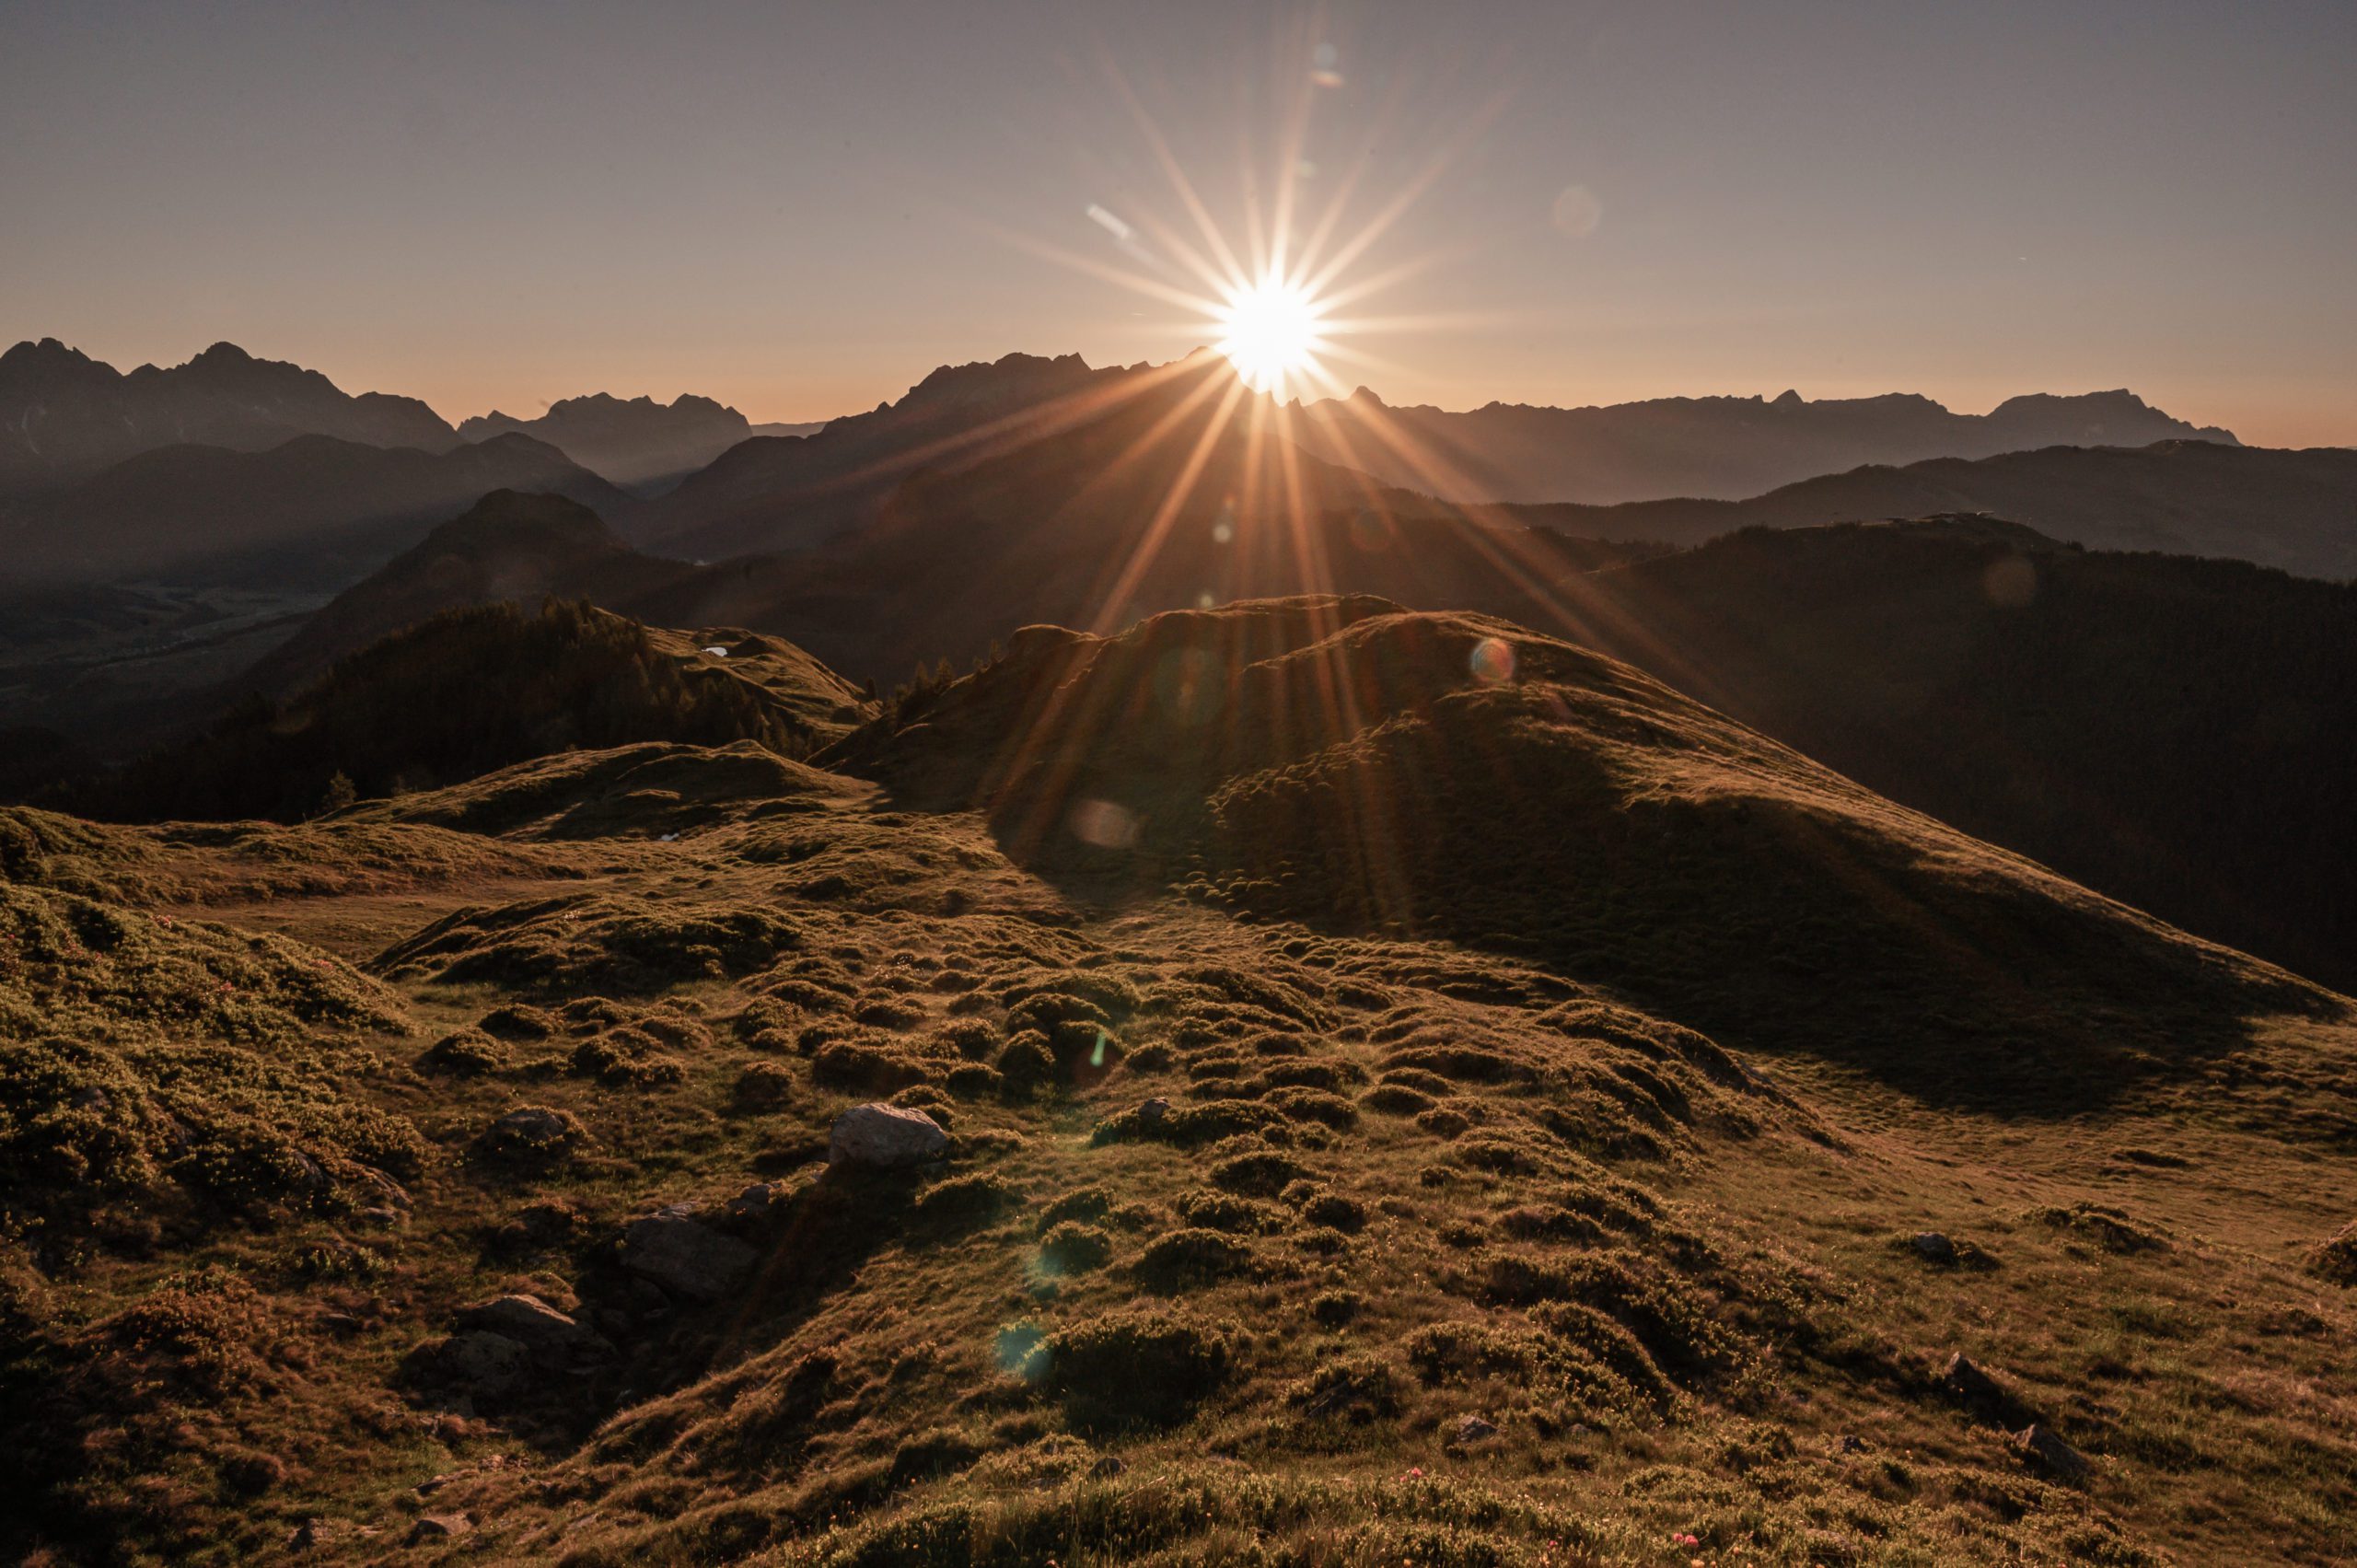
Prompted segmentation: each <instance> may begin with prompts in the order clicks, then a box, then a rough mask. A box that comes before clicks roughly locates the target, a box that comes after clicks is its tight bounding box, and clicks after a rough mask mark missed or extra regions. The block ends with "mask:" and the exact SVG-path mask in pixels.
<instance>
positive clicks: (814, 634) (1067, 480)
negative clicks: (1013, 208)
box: [618, 355, 1625, 680]
mask: <svg viewBox="0 0 2357 1568" xmlns="http://www.w3.org/2000/svg"><path fill="white" fill-rule="evenodd" d="M970 368H971V367H970ZM982 368H983V369H985V370H987V369H990V368H993V367H982ZM1232 394H1234V395H1235V401H1233V403H1231V402H1230V401H1228V400H1229V398H1230V396H1231V395H1232ZM911 401H913V398H912V400H911ZM902 406H905V405H902ZM1256 406H1258V407H1260V408H1262V409H1263V411H1264V412H1265V411H1266V405H1256V404H1255V403H1253V402H1251V401H1246V400H1245V399H1244V398H1243V397H1242V396H1241V395H1240V394H1237V384H1236V381H1235V377H1234V374H1233V372H1232V371H1230V370H1229V368H1228V367H1227V364H1226V362H1225V360H1222V359H1219V358H1217V357H1216V356H1213V355H1199V356H1196V357H1194V358H1191V359H1189V360H1187V361H1183V362H1181V363H1179V364H1178V365H1174V366H1164V367H1161V368H1159V369H1156V370H1154V371H1150V372H1140V371H1132V372H1122V373H1119V378H1118V379H1115V380H1111V381H1109V382H1099V383H1097V395H1096V396H1095V397H1094V398H1092V399H1090V400H1087V401H1086V402H1083V401H1074V402H1069V403H1067V404H1065V405H1064V406H1063V408H1062V410H1060V412H1059V413H1058V414H1057V416H1056V419H1057V423H1058V424H1059V425H1060V426H1061V427H1060V428H1056V429H1054V430H1052V432H1051V433H1050V434H1047V435H1044V436H1036V437H1035V438H1033V439H1030V440H1028V441H1023V442H1021V443H1020V444H1017V445H1012V446H1006V445H1003V444H1000V443H997V442H995V441H994V442H993V446H992V449H991V451H990V453H989V455H987V456H982V457H980V458H979V459H974V460H970V461H968V462H966V463H964V464H963V465H961V466H958V467H956V468H928V469H926V470H923V471H922V472H919V473H916V474H914V475H911V476H910V477H909V478H907V479H906V480H905V481H904V482H901V483H900V484H899V485H897V486H896V487H894V488H893V489H892V490H891V491H890V492H889V493H888V495H884V496H879V497H877V499H876V500H874V501H873V502H871V503H870V504H869V505H868V506H867V509H866V513H865V517H864V519H863V520H862V521H861V522H860V523H859V525H858V526H857V527H855V528H851V529H850V530H848V531H845V532H842V533H840V534H838V535H836V536H835V537H833V538H832V539H830V540H825V541H823V542H821V543H819V544H818V545H817V546H816V547H815V548H813V549H811V550H809V551H808V552H804V553H799V554H794V555H788V556H763V557H757V558H748V559H738V560H734V561H730V562H727V563H723V564H722V565H719V566H715V567H714V568H712V569H711V570H709V571H707V572H704V573H701V574H698V575H694V576H691V577H680V578H675V579H670V580H668V581H665V582H663V583H661V584H659V585H657V586H656V587H653V588H651V589H650V590H649V591H648V592H647V593H645V594H644V595H641V596H637V597H634V598H631V599H629V600H626V601H624V602H623V603H622V604H621V606H619V607H618V608H623V609H626V610H629V611H630V612H631V613H633V614H637V615H640V616H642V617H643V618H644V619H648V620H652V621H658V622H660V623H663V624H667V625H680V624H687V623H691V622H726V623H728V624H734V625H747V626H755V627H760V628H761V629H763V630H768V631H773V632H777V633H779V634H781V635H787V636H791V637H792V638H793V639H794V640H795V641H796V642H798V643H801V644H802V645H805V646H807V647H808V648H810V649H811V651H812V652H814V653H816V654H818V655H819V656H820V657H822V658H824V659H826V660H827V661H828V662H829V663H830V664H832V665H834V666H835V667H836V668H841V669H844V670H848V671H850V672H851V673H853V674H854V675H863V676H868V677H871V678H874V679H879V680H889V679H896V678H898V677H899V676H900V674H903V673H905V672H906V671H907V670H908V668H910V666H911V662H912V661H918V662H925V663H930V662H931V661H932V660H933V659H934V658H935V657H936V656H946V657H949V658H951V659H953V660H958V661H965V660H970V659H971V658H973V657H975V656H978V655H980V654H981V652H982V651H983V650H984V649H986V648H987V647H988V646H989V645H990V644H991V643H992V642H993V640H995V639H997V638H999V637H1001V636H1003V635H1004V633H1007V632H1008V631H1010V630H1012V629H1013V628H1015V627H1016V626H1019V625H1022V624H1024V623H1025V622H1028V621H1052V622H1056V623H1058V624H1064V625H1073V626H1080V627H1086V628H1094V629H1097V630H1116V629H1118V628H1120V627H1121V626H1123V625H1126V624H1128V623H1129V622H1130V621H1134V620H1135V619H1137V618H1138V617H1139V616H1141V615H1145V614H1150V613H1153V612H1154V611H1156V610H1170V609H1180V608H1190V607H1193V606H1195V605H1197V604H1200V603H1202V602H1206V601H1209V602H1225V601H1227V600H1230V599H1237V598H1253V597H1260V596H1266V595H1273V594H1284V593H1293V592H1299V591H1302V590H1303V589H1304V588H1305V587H1307V588H1310V589H1315V590H1318V591H1328V590H1336V591H1353V592H1366V593H1376V592H1381V593H1396V594H1399V595H1400V596H1401V597H1402V598H1405V599H1406V600H1408V601H1409V602H1412V603H1417V604H1450V605H1453V604H1461V603H1465V602H1469V598H1470V597H1472V596H1483V595H1490V596H1493V595H1494V593H1495V592H1496V591H1497V584H1498V583H1499V581H1500V575H1499V567H1498V565H1497V563H1498V562H1499V561H1502V560H1506V559H1520V560H1522V561H1524V562H1526V563H1527V564H1526V565H1525V566H1524V567H1523V568H1522V569H1523V570H1526V571H1529V572H1534V573H1536V574H1537V575H1540V576H1543V577H1547V578H1552V577H1555V576H1560V575H1565V574H1569V573H1574V572H1578V571H1582V570H1585V569H1586V568H1588V567H1590V566H1594V565H1596V564H1599V563H1603V562H1606V561H1611V560H1617V559H1620V557H1621V555H1622V554H1623V553H1625V552H1623V551H1622V550H1620V549H1619V548H1615V547H1608V546H1604V545H1600V544H1597V543H1596V542H1594V541H1592V540H1573V539H1567V538H1564V537H1562V535H1560V534H1558V533H1555V532H1552V531H1533V530H1531V529H1528V528H1524V527H1521V526H1518V525H1515V524H1514V523H1512V522H1511V521H1507V522H1505V523H1504V524H1502V525H1499V526H1491V525H1486V524H1482V523H1478V522H1475V521H1473V520H1471V519H1470V518H1469V517H1468V515H1467V514H1466V513H1465V512H1464V510H1463V509H1461V508H1457V507H1451V506H1448V505H1445V504H1436V503H1434V502H1432V501H1430V500H1428V499H1426V498H1424V497H1422V496H1407V495H1400V494H1387V493H1386V492H1385V491H1384V490H1383V489H1382V487H1381V486H1378V485H1377V484H1376V483H1375V482H1373V481H1372V480H1370V479H1368V478H1367V477H1366V476H1365V475H1364V474H1360V473H1356V472H1353V471H1352V470H1348V469H1344V468H1341V467H1339V466H1337V465H1335V464H1331V463H1327V462H1323V461H1321V460H1319V459H1316V458H1310V457H1306V456H1304V455H1303V454H1301V453H1300V452H1298V451H1296V450H1295V449H1293V448H1292V447H1288V446H1286V445H1285V443H1284V442H1283V440H1282V439H1281V438H1280V437H1279V436H1278V435H1277V426H1276V425H1275V424H1274V423H1273V422H1271V421H1266V420H1264V421H1263V422H1262V423H1261V424H1259V425H1258V426H1257V427H1256V425H1255V423H1254V421H1253V419H1252V418H1251V417H1250V411H1251V410H1252V409H1253V408H1255V407H1256ZM1084 407H1085V408H1086V410H1088V411H1089V412H1088V414H1087V416H1086V417H1084V416H1083V415H1082V413H1081V412H1080V411H1081V410H1082V409H1083V408H1084ZM864 417H880V416H864ZM852 423H853V422H851V421H838V422H837V423H836V424H833V425H830V426H829V428H828V431H827V434H826V436H824V437H820V438H819V439H822V440H831V439H833V438H834V436H835V435H836V432H838V431H840V430H842V429H843V427H844V425H846V424H852ZM1024 427H1025V428H1036V425H1031V424H1028V422H1027V423H1026V424H1025V426H1024ZM972 449H973V448H969V450H972ZM733 456H734V454H732V457H733ZM725 461H726V459H724V462H725ZM720 466H721V465H715V469H714V471H717V469H718V468H719V467H720ZM687 488H688V487H686V486H682V487H681V494H685V493H686V490H687ZM789 627H790V628H792V630H791V631H787V630H786V629H787V628H789Z"/></svg>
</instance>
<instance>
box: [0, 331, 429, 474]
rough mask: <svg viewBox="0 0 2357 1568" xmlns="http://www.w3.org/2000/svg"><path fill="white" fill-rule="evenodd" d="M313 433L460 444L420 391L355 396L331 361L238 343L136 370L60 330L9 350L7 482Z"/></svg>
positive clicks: (4, 362)
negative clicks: (143, 455)
mask: <svg viewBox="0 0 2357 1568" xmlns="http://www.w3.org/2000/svg"><path fill="white" fill-rule="evenodd" d="M307 435H320V436H336V437H338V438H340V439H343V440H348V441H355V442H359V443H361V444H364V445H367V446H375V447H417V448H418V449H420V450H422V451H427V452H440V451H446V450H447V449H449V448H450V447H454V446H456V445H458V442H459V437H458V434H457V432H455V431H454V430H452V429H451V428H450V426H449V424H447V422H445V421H444V420H443V419H442V417H441V416H440V415H439V414H436V413H435V412H434V411H433V410H432V409H430V408H428V407H427V406H426V405H425V404H424V403H423V402H421V401H418V400H417V399H415V398H404V397H399V396H395V395H392V394H389V393H384V392H361V393H357V394H347V393H345V392H344V391H343V390H342V389H340V388H338V387H337V386H336V385H335V383H334V382H332V381H331V380H329V379H328V377H326V376H324V375H322V374H320V373H319V371H316V370H309V369H306V368H304V367H303V366H298V365H295V364H291V363H289V362H286V361H283V360H268V359H260V358H257V357H255V356H254V355H252V354H248V353H247V352H246V351H245V350H244V349H242V348H239V347H238V345H237V344H235V343H226V342H225V343H215V344H214V345H213V346H212V347H210V348H207V349H205V350H204V351H203V352H202V353H200V354H194V355H192V357H191V358H190V359H189V360H188V361H186V362H185V363H184V364H181V365H178V366H168V367H167V366H156V365H142V366H138V367H137V368H135V369H134V370H131V371H128V372H119V371H117V370H116V369H115V368H114V367H113V366H110V365H108V364H106V363H105V362H104V361H102V360H97V359H93V358H91V357H90V356H89V355H87V354H83V353H81V352H80V351H79V350H77V349H73V348H69V347H67V346H66V345H65V344H64V343H61V342H59V341H58V340H57V339H55V338H42V339H40V340H37V341H36V340H27V341H25V342H21V343H17V344H16V345H15V346H13V347H11V348H10V349H8V350H7V351H6V353H5V354H0V486H5V487H8V488H17V489H26V488H39V487H42V486H48V485H54V484H58V483H62V482H69V481H72V480H75V479H77V478H81V477H84V476H87V474H90V473H92V472H95V471H96V470H99V469H101V468H103V467H105V466H106V465H107V464H109V463H110V462H115V461H119V460H121V459H125V458H129V457H132V456H134V455H136V454H137V453H139V452H141V451H145V450H149V449H152V448H155V447H164V446H170V445H176V444H193V445H202V446H217V447H229V448H231V449H233V450H240V451H253V450H261V449H264V448H267V447H274V446H277V445H279V444H281V443H283V442H284V441H286V440H287V439H289V438H291V437H294V436H307Z"/></svg>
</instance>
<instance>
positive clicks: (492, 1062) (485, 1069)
mask: <svg viewBox="0 0 2357 1568" xmlns="http://www.w3.org/2000/svg"><path fill="white" fill-rule="evenodd" d="M417 1064H418V1065H419V1066H420V1067H422V1068H424V1070H425V1071H427V1072H429V1073H447V1074H451V1075H452V1076H453V1077H461V1078H468V1077H479V1076H481V1075H482V1074H486V1073H496V1072H498V1071H499V1070H500V1069H501V1068H502V1067H505V1066H506V1065H507V1052H506V1051H503V1050H501V1049H500V1045H499V1042H498V1041H497V1040H493V1039H492V1038H491V1036H490V1035H488V1034H485V1033H484V1032H483V1031H482V1029H480V1028H463V1029H458V1030H455V1031H453V1032H452V1033H449V1034H446V1035H444V1036H443V1037H442V1038H441V1039H440V1040H435V1042H434V1043H433V1044H432V1045H429V1046H427V1047H426V1048H425V1050H424V1051H422V1052H420V1053H419V1055H418V1059H417Z"/></svg>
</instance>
